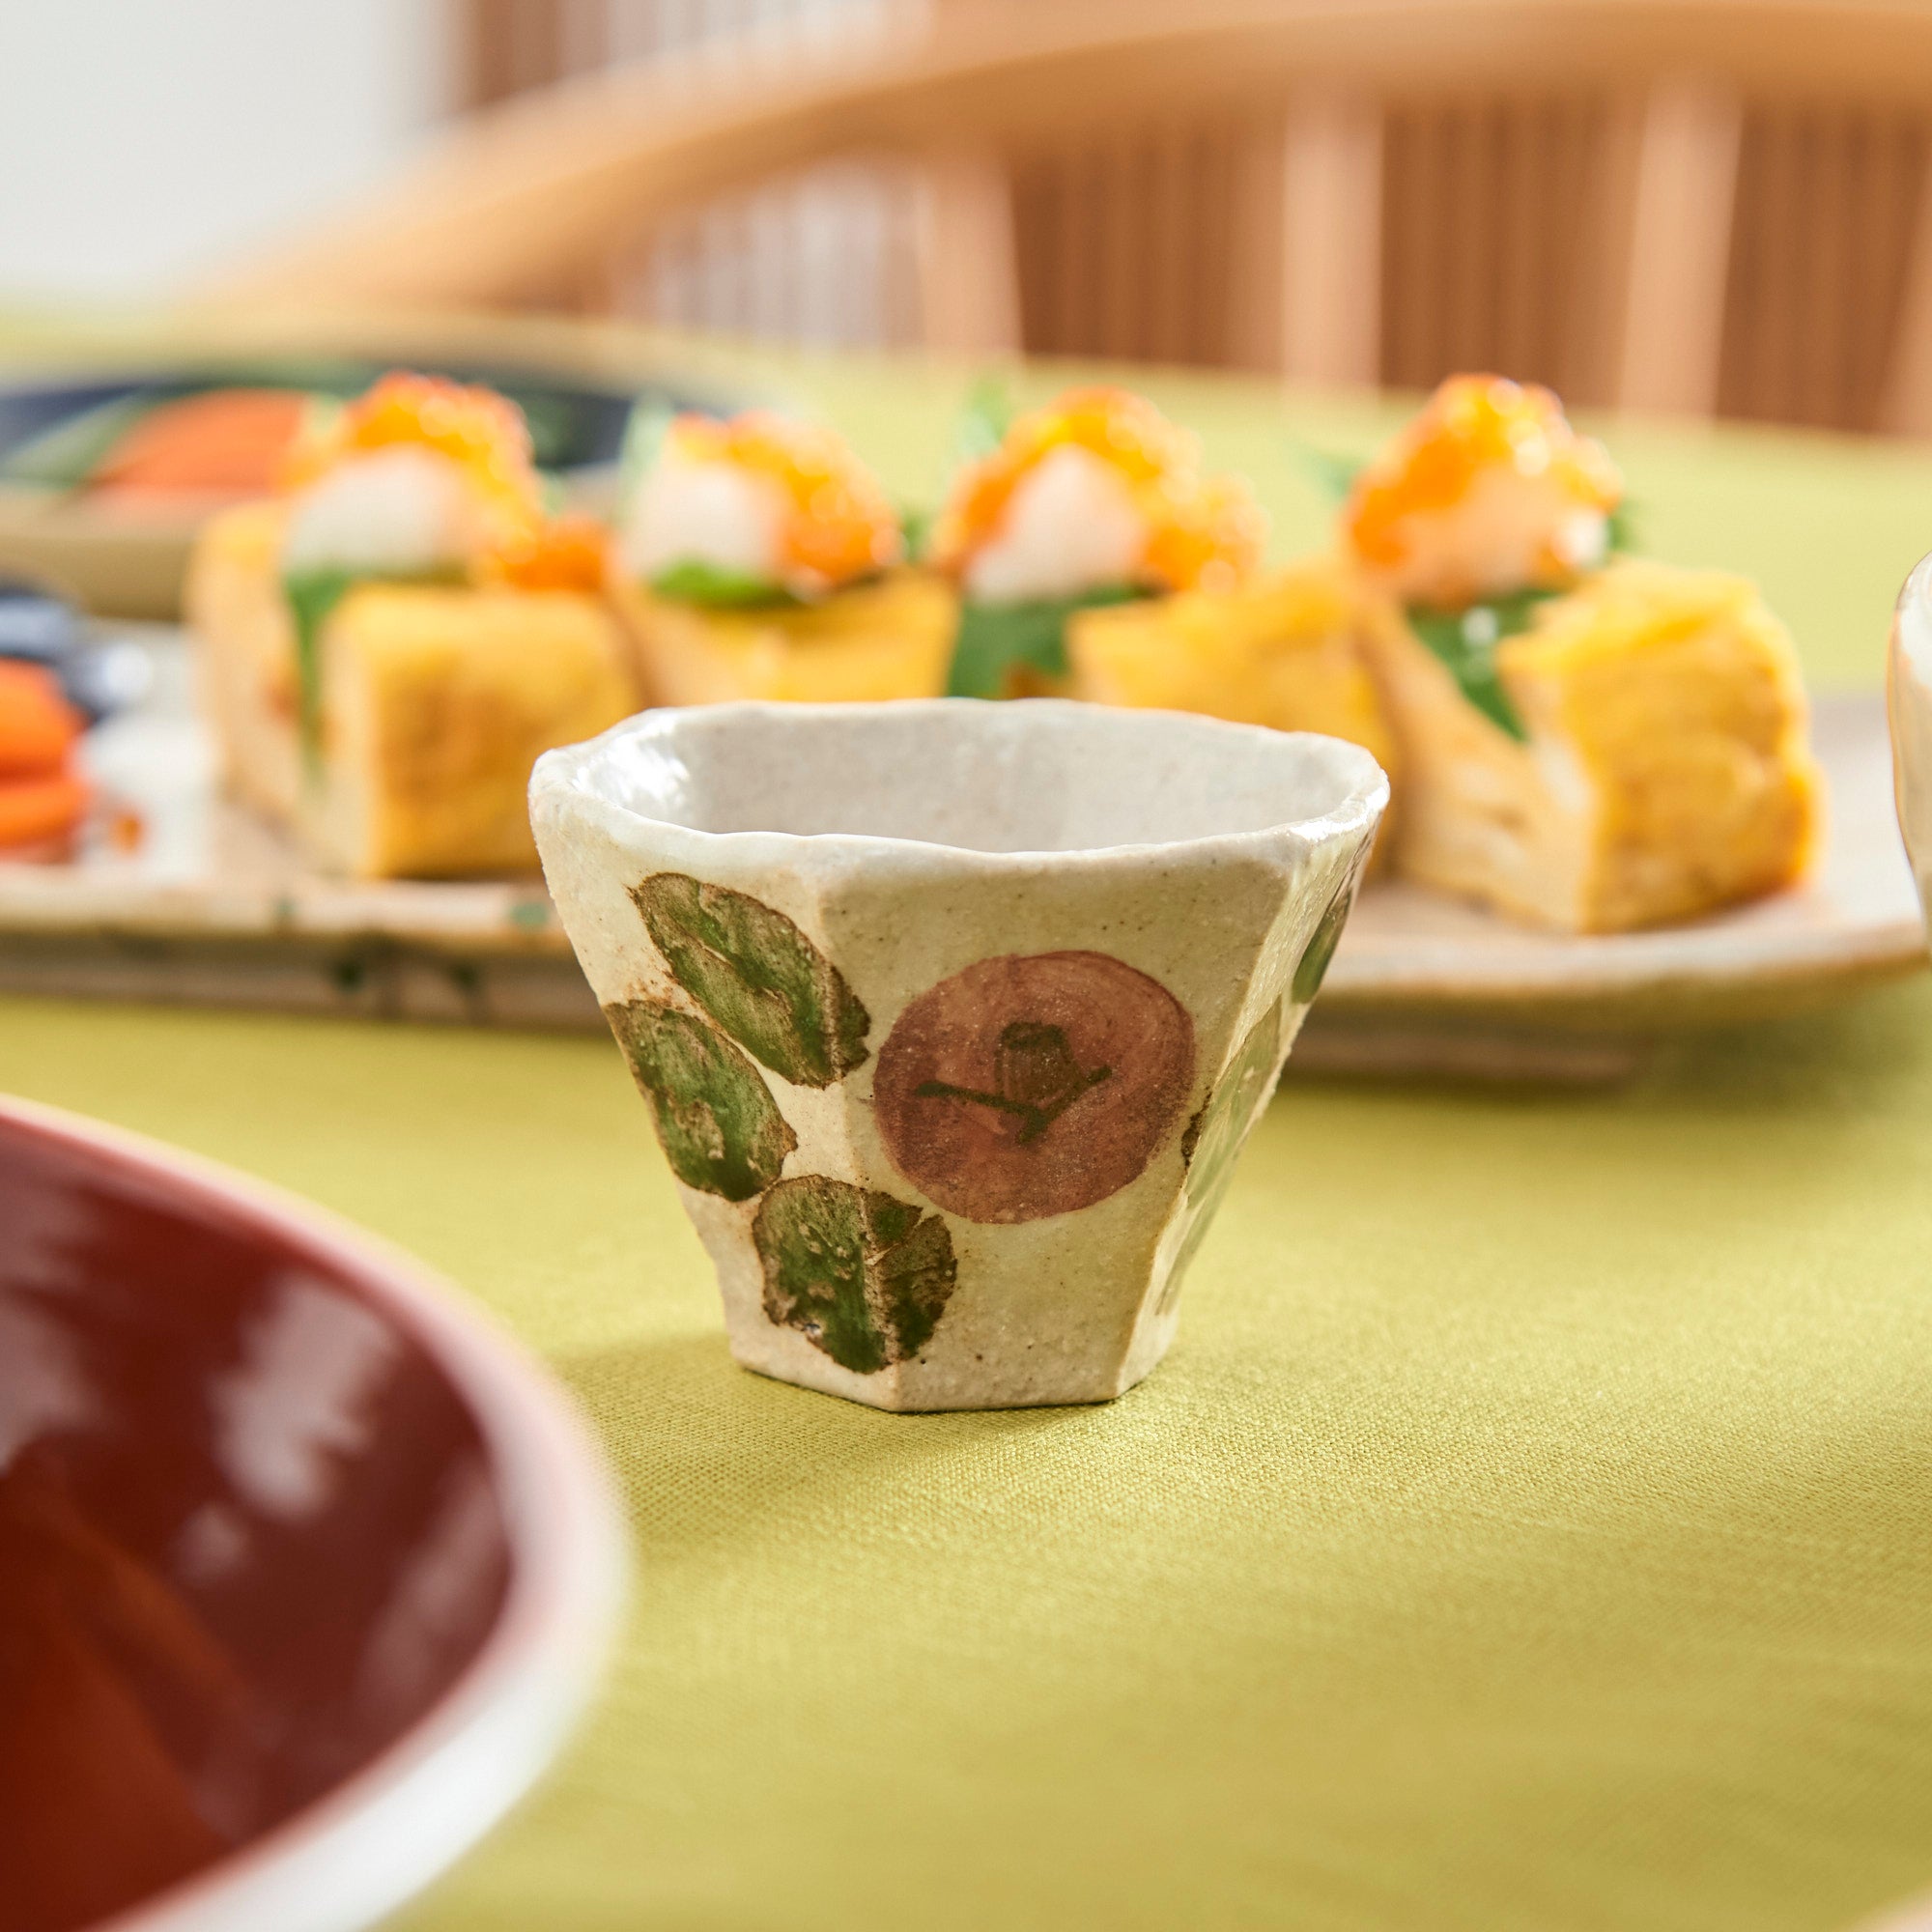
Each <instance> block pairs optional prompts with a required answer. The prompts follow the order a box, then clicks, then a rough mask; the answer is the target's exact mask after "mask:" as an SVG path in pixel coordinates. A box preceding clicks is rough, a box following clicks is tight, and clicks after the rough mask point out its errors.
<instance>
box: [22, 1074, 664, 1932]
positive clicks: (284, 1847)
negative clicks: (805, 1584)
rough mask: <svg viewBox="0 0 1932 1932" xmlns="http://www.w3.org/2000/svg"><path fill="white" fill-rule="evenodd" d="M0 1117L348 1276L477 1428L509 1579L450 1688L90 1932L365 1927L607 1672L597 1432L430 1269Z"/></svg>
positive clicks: (218, 1189)
mask: <svg viewBox="0 0 1932 1932" xmlns="http://www.w3.org/2000/svg"><path fill="white" fill-rule="evenodd" d="M0 1121H4V1122H10V1123H12V1124H14V1125H16V1126H21V1127H25V1128H27V1129H28V1130H29V1131H30V1132H32V1133H34V1134H36V1135H38V1136H40V1137H42V1138H43V1139H44V1140H47V1141H51V1142H54V1143H56V1144H59V1145H62V1146H65V1147H67V1148H70V1149H73V1150H76V1151H80V1152H83V1153H85V1154H88V1155H91V1156H95V1157H99V1158H104V1159H105V1160H106V1161H107V1162H108V1163H109V1164H110V1165H112V1166H114V1167H116V1168H119V1169H122V1170H124V1171H126V1170H129V1169H131V1170H133V1171H135V1172H137V1173H140V1174H143V1175H146V1176H149V1177H156V1178H159V1179H165V1180H167V1181H168V1182H169V1183H171V1185H173V1186H174V1187H175V1188H177V1189H178V1190H179V1191H180V1193H181V1194H182V1195H183V1196H184V1197H185V1199H186V1200H187V1201H188V1203H189V1204H190V1205H193V1204H203V1205H208V1206H212V1207H213V1208H217V1209H218V1210H219V1211H220V1212H222V1213H223V1214H224V1215H227V1216H229V1217H231V1218H235V1217H239V1218H241V1219H242V1220H243V1221H246V1222H250V1223H253V1224H254V1225H255V1226H257V1227H259V1228H263V1229H265V1230H267V1231H269V1232H270V1233H271V1234H272V1235H273V1236H275V1237H276V1238H278V1239H279V1240H281V1241H283V1242H285V1243H287V1244H288V1245H290V1246H292V1247H294V1248H296V1249H298V1250H306V1251H307V1252H308V1253H309V1254H310V1255H312V1256H315V1257H316V1258H317V1259H319V1260H321V1261H323V1262H325V1263H326V1264H327V1266H328V1267H329V1268H330V1269H331V1270H334V1271H338V1272H340V1273H342V1274H344V1275H347V1276H348V1277H350V1278H351V1279H352V1280H353V1281H354V1283H355V1289H356V1292H357V1293H361V1294H364V1295H366V1296H367V1297H368V1299H369V1300H370V1302H371V1303H372V1304H373V1305H375V1306H377V1307H380V1308H381V1309H382V1310H383V1312H384V1314H385V1315H386V1316H388V1317H389V1318H390V1319H392V1320H393V1321H395V1322H396V1323H397V1325H398V1326H399V1327H401V1328H402V1329H404V1331H405V1332H407V1333H408V1334H410V1335H411V1336H412V1338H413V1339H414V1340H415V1341H416V1342H417V1343H418V1344H419V1345H420V1346H421V1347H422V1348H423V1349H424V1350H425V1351H426V1352H427V1353H428V1354H429V1355H430V1356H431V1358H432V1359H433V1360H435V1362H436V1363H437V1365H438V1366H439V1367H440V1369H441V1370H442V1371H443V1372H444V1374H446V1375H447V1376H448V1378H449V1380H450V1382H451V1384H452V1386H453V1387H454V1388H455V1389H456V1391H457V1393H458V1395H459V1396H460V1397H461V1399H462V1401H463V1403H464V1405H465V1406H466V1407H468V1408H469V1410H470V1412H471V1413H472V1415H473V1416H474V1418H475V1421H476V1423H477V1426H478V1429H479V1431H480V1433H481V1435H482V1436H483V1439H484V1442H485V1444H486V1446H487V1448H488V1451H489V1454H490V1457H491V1460H492V1463H493V1464H494V1469H495V1478H496V1484H497V1489H498V1491H499V1492H500V1494H501V1497H502V1501H503V1509H504V1522H505V1531H506V1535H507V1538H508V1542H509V1549H510V1581H509V1587H508V1590H507V1593H506V1595H505V1598H504V1601H503V1604H502V1606H501V1608H500V1609H499V1610H498V1612H497V1619H496V1622H495V1624H494V1625H493V1626H492V1628H491V1630H490V1633H489V1634H488V1635H487V1636H486V1637H485V1638H484V1640H483V1643H482V1646H481V1648H480V1649H479V1650H478V1651H477V1653H476V1655H475V1656H474V1657H473V1658H471V1659H470V1661H469V1663H468V1664H467V1665H466V1666H465V1667H464V1669H463V1671H462V1673H461V1674H460V1675H459V1676H458V1678H457V1679H456V1681H455V1683H454V1684H452V1685H451V1686H450V1688H449V1689H448V1690H445V1691H444V1692H443V1694H442V1695H441V1696H440V1698H439V1699H438V1700H437V1702H436V1703H435V1704H434V1705H433V1706H432V1707H431V1708H430V1709H429V1711H427V1712H426V1713H425V1714H424V1715H423V1716H422V1717H421V1718H419V1719H417V1720H416V1721H415V1722H414V1723H413V1724H412V1725H411V1726H410V1728H409V1729H408V1730H406V1731H405V1732H404V1733H403V1734H402V1735H401V1736H400V1737H398V1738H397V1739H396V1740H395V1741H394V1742H393V1743H391V1744H390V1745H388V1746H387V1747H385V1748H384V1749H383V1750H382V1751H381V1752H379V1753H378V1754H377V1756H376V1757H374V1758H373V1759H371V1760H370V1761H369V1762H368V1763H367V1764H365V1765H363V1766H362V1767H361V1768H360V1769H359V1770H357V1771H355V1772H354V1773H353V1774H351V1776H348V1777H346V1778H344V1779H343V1780H342V1782H341V1783H340V1784H337V1785H335V1786H334V1787H333V1788H331V1789H330V1790H328V1791H327V1792H326V1793H324V1794H323V1795H322V1796H321V1797H319V1798H317V1799H315V1800H313V1801H312V1802H311V1803H309V1804H305V1805H303V1806H302V1807H301V1808H300V1809H299V1810H298V1811H296V1812H295V1813H293V1814H292V1815H291V1816H290V1817H288V1818H286V1819H284V1820H283V1821H282V1822H281V1823H280V1824H278V1825H276V1826H274V1827H272V1828H271V1829H270V1830H269V1831H267V1832H264V1833H262V1834H261V1835H260V1836H258V1837H255V1838H251V1839H249V1840H248V1841H247V1842H246V1843H244V1844H242V1845H241V1846H239V1847H238V1848H237V1849H236V1850H235V1851H233V1852H230V1853H228V1854H226V1855H225V1856H223V1857H221V1858H219V1859H217V1860H215V1861H213V1863H212V1864H209V1865H206V1866H204V1867H203V1868H202V1869H201V1870H199V1871H197V1872H193V1873H190V1874H189V1875H188V1876H187V1877H186V1878H185V1879H183V1880H181V1881H179V1882H178V1883H176V1884H174V1885H172V1886H168V1887H166V1888H164V1889H161V1890H159V1891H157V1892H156V1893H154V1894H153V1895H152V1896H151V1897H149V1898H146V1899H142V1900H140V1901H138V1902H137V1903H135V1904H133V1905H131V1906H128V1907H126V1908H124V1909H123V1910H122V1911H120V1912H117V1913H115V1914H113V1915H112V1916H110V1917H109V1918H104V1919H98V1920H95V1921H92V1922H91V1923H90V1924H89V1925H88V1926H87V1927H85V1928H84V1932H263V1928H265V1927H270V1926H272V1927H273V1928H274V1932H350V1929H351V1928H354V1927H360V1926H365V1925H368V1924H370V1923H372V1922H373V1921H374V1920H375V1919H377V1918H381V1917H383V1916H384V1914H386V1913H388V1912H390V1911H392V1910H393V1909H394V1908H395V1907H397V1906H398V1905H401V1904H402V1903H403V1902H404V1901H405V1900H406V1899H407V1898H409V1897H410V1896H412V1894H413V1893H414V1892H416V1891H418V1890H420V1889H422V1887H424V1886H425V1885H427V1884H428V1883H429V1882H430V1881H431V1880H432V1879H433V1878H435V1877H436V1876H437V1875H438V1874H439V1873H440V1872H442V1871H443V1870H444V1869H446V1868H447V1867H448V1866H449V1865H450V1864H451V1863H452V1862H454V1861H455V1860H456V1859H457V1858H458V1857H460V1856H461V1855H462V1854H463V1853H464V1852H465V1851H467V1850H468V1849H469V1847H470V1846H471V1845H472V1844H474V1843H475V1841H476V1840H477V1839H478V1838H480V1837H481V1836H482V1835H483V1833H485V1832H486V1831H487V1830H488V1829H489V1828H490V1827H491V1826H492V1825H493V1824H495V1823H496V1822H497V1819H499V1818H500V1817H501V1816H502V1814H503V1813H504V1812H505V1811H507V1810H508V1809H509V1807H510V1806H511V1804H514V1803H515V1802H516V1800H517V1799H518V1798H520V1797H521V1796H522V1795H523V1793H524V1792H525V1791H526V1789H527V1788H528V1786H529V1785H530V1784H531V1783H532V1782H533V1781H534V1780H535V1778H536V1776H537V1775H538V1774H539V1773H540V1772H541V1771H542V1770H543V1769H544V1767H545V1765H547V1764H548V1763H549V1761H550V1759H551V1758H552V1756H554V1753H555V1751H556V1748H557V1747H558V1746H559V1745H560V1744H561V1743H562V1741H563V1738H564V1736H565V1734H566V1733H567V1731H568V1730H569V1729H570V1728H571V1726H572V1725H573V1723H574V1722H575V1720H576V1719H577V1718H578V1717H579V1715H580V1714H581V1712H582V1709H583V1707H584V1705H585V1704H586V1703H587V1701H588V1698H589V1694H590V1690H591V1689H592V1687H593V1685H594V1684H595V1682H596V1680H597V1678H598V1676H599V1675H600V1674H601V1671H602V1668H603V1663H604V1661H605V1658H606V1655H607V1653H608V1651H609V1649H610V1646H611V1638H612V1635H613V1634H614V1632H615V1628H616V1621H617V1615H618V1611H619V1608H620V1606H621V1604H622V1600H623V1594H624V1578H625V1572H626V1568H627V1563H628V1557H627V1539H626V1535H625V1532H624V1529H623V1526H622V1524H623V1519H622V1514H621V1512H620V1510H619V1507H618V1503H617V1499H616V1492H615V1490H614V1488H613V1486H612V1483H611V1477H610V1474H609V1472H608V1469H607V1465H606V1463H605V1462H604V1459H603V1456H602V1454H601V1452H600V1451H599V1450H598V1449H597V1448H596V1447H595V1446H594V1445H593V1442H592V1440H591V1437H590V1435H589V1432H588V1431H587V1429H586V1428H585V1426H584V1425H583V1423H582V1421H581V1420H580V1419H579V1418H578V1416H577V1414H576V1412H575V1411H574V1410H573V1409H572V1408H571V1407H570V1406H569V1405H568V1403H567V1402H566V1400H565V1399H564V1397H563V1395H562V1394H561V1392H560V1391H559V1390H558V1389H557V1388H556V1387H555V1386H554V1384H553V1383H552V1381H551V1380H550V1378H549V1377H548V1375H547V1374H546V1373H545V1372H544V1371H543V1370H542V1369H541V1368H540V1367H538V1366H537V1365H536V1364H535V1363H534V1362H533V1361H531V1360H530V1359H528V1358H527V1357H526V1355H525V1353H524V1351H523V1350H522V1349H521V1347H520V1346H518V1345H517V1344H515V1343H514V1342H513V1341H511V1340H510V1339H509V1338H508V1337H507V1336H506V1335H504V1334H501V1333H499V1332H498V1331H497V1328H496V1326H495V1324H494V1323H493V1322H492V1321H489V1320H488V1319H487V1318H486V1317H484V1316H483V1315H481V1314H480V1313H479V1312H478V1311H477V1310H476V1309H474V1308H473V1307H472V1306H470V1305H469V1304H468V1303H466V1302H465V1301H464V1300H462V1299H460V1298H459V1296H458V1293H457V1292H456V1290H455V1289H454V1288H452V1287H451V1286H450V1285H449V1284H448V1283H447V1282H444V1281H443V1280H441V1279H440V1277H438V1276H437V1275H435V1274H434V1273H432V1272H431V1271H430V1270H429V1269H428V1268H426V1267H425V1266H424V1265H423V1264H420V1263H418V1262H415V1261H413V1260H412V1259H411V1258H410V1257H408V1256H407V1255H405V1254H403V1253H402V1252H401V1251H400V1250H398V1249H394V1248H391V1247H389V1246H388V1245H387V1244H386V1243H384V1242H383V1241H381V1240H379V1239H377V1238H376V1237H374V1236H369V1235H367V1234H365V1233H364V1232H362V1231H361V1230H359V1229H357V1228H355V1227H353V1226H352V1225H351V1224H350V1223H348V1222H347V1221H344V1220H342V1219H340V1218H339V1217H337V1216H336V1215H333V1214H331V1213H330V1212H328V1210H327V1209H326V1208H318V1207H316V1206H314V1205H313V1204H312V1203H309V1202H307V1201H303V1200H301V1199H299V1198H298V1197H297V1196H295V1195H293V1194H289V1193H285V1192H284V1191H283V1190H281V1189H279V1188H276V1187H274V1186H271V1185H270V1183H268V1182H266V1181H260V1180H256V1179H253V1178H252V1177H250V1176H246V1175H242V1174H239V1173H237V1172H235V1171H234V1170H232V1169H230V1168H227V1167H224V1166H221V1165H220V1164H218V1163H216V1162H213V1161H210V1160H204V1159H202V1158H201V1157H200V1156H198V1155H195V1154H190V1153H186V1152H184V1151H181V1150H179V1149H176V1148H172V1147H168V1146H165V1145H163V1144H161V1143H159V1142H156V1141H153V1140H150V1139H148V1138H147V1137H146V1136H144V1135H140V1134H135V1133H131V1132H128V1131H126V1130H124V1129H122V1128H119V1127H114V1126H109V1125H106V1124H104V1123H102V1122H98V1121H94V1120H90V1119H87V1118H85V1117H83V1116H80V1115H77V1114H71V1113H68V1112H66V1111H65V1110H63V1109H60V1108H55V1107H48V1106H44V1105H42V1104H40V1103H38V1102H34V1101H27V1100H21V1099H17V1098H15V1097H14V1096H12V1095H0Z"/></svg>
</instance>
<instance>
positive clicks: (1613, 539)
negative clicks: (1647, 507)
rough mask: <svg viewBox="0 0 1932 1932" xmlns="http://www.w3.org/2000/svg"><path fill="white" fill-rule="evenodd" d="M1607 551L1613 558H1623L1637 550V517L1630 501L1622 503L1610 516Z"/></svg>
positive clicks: (1606, 543) (1606, 537)
mask: <svg viewBox="0 0 1932 1932" xmlns="http://www.w3.org/2000/svg"><path fill="white" fill-rule="evenodd" d="M1608 522H1609V528H1608V530H1607V532H1606V533H1605V550H1607V551H1608V553H1609V554H1610V555H1611V556H1623V555H1625V554H1628V553H1629V552H1631V551H1634V550H1635V549H1636V516H1635V512H1634V507H1633V506H1632V504H1631V503H1630V502H1629V501H1624V502H1620V503H1619V504H1618V505H1617V507H1616V508H1615V509H1614V510H1612V511H1611V512H1610V514H1609V519H1608Z"/></svg>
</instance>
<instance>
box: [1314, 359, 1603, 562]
mask: <svg viewBox="0 0 1932 1932" xmlns="http://www.w3.org/2000/svg"><path fill="white" fill-rule="evenodd" d="M1492 469H1502V470H1513V471H1514V472H1515V473H1516V474H1517V475H1518V476H1520V477H1522V478H1540V479H1544V480H1545V481H1547V483H1548V485H1549V486H1551V490H1552V495H1553V497H1554V498H1555V499H1556V501H1557V502H1559V503H1567V506H1568V508H1569V509H1570V510H1572V511H1586V512H1587V511H1597V512H1601V513H1604V514H1607V513H1608V512H1609V511H1611V510H1613V509H1614V508H1615V507H1616V505H1617V503H1618V502H1619V501H1620V500H1621V498H1622V497H1623V478H1622V477H1621V476H1620V475H1619V474H1618V472H1617V468H1616V465H1615V464H1614V463H1612V462H1611V461H1610V458H1609V453H1608V452H1607V451H1606V450H1605V448H1604V446H1603V444H1602V443H1600V442H1598V441H1597V440H1595V439H1594V438H1592V437H1583V436H1578V435H1577V432H1576V431H1575V430H1574V429H1573V428H1572V427H1571V426H1570V421H1569V418H1568V417H1566V416H1565V415H1564V413H1563V405H1562V404H1561V403H1560V402H1559V401H1558V400H1557V398H1556V397H1555V396H1554V395H1553V394H1551V393H1550V391H1549V390H1548V389H1546V388H1542V387H1540V386H1539V385H1538V384H1533V383H1513V382H1511V381H1510V380H1509V379H1508V378H1507V377H1504V376H1452V377H1450V378H1449V380H1448V381H1447V382H1445V383H1444V384H1442V385H1441V387H1440V388H1438V389H1437V390H1436V391H1435V395H1433V396H1432V397H1431V398H1430V399H1429V401H1428V403H1427V404H1426V405H1425V406H1424V407H1423V410H1422V412H1421V413H1420V414H1418V415H1417V416H1416V417H1415V418H1414V420H1413V421H1412V422H1410V423H1409V424H1408V426H1407V427H1406V429H1405V430H1404V431H1403V432H1402V434H1401V435H1400V436H1399V437H1397V438H1396V440H1395V441H1394V442H1393V443H1391V444H1390V446H1389V447H1388V448H1387V449H1386V450H1384V451H1383V452H1382V454H1381V455H1380V456H1378V458H1377V459H1376V461H1375V462H1374V463H1372V464H1371V465H1370V466H1369V467H1368V469H1365V470H1364V471H1363V472H1362V474H1361V475H1360V476H1359V477H1358V478H1357V479H1356V482H1355V487H1354V490H1353V492H1352V493H1351V494H1350V499H1349V507H1348V510H1347V512H1346V513H1345V516H1344V520H1343V526H1344V530H1345V532H1346V534H1347V537H1348V541H1349V544H1350V548H1351V549H1352V550H1353V551H1354V553H1355V554H1356V555H1357V556H1358V557H1359V558H1360V559H1361V560H1362V561H1363V562H1364V563H1366V564H1368V565H1370V566H1371V567H1372V568H1374V569H1378V570H1385V571H1390V572H1396V571H1400V570H1402V568H1403V567H1404V566H1405V565H1406V564H1407V563H1408V561H1409V560H1410V557H1411V555H1412V554H1413V551H1414V547H1415V545H1414V534H1413V531H1412V529H1411V527H1410V525H1411V520H1413V519H1416V518H1420V517H1426V516H1428V515H1429V514H1430V513H1432V512H1438V511H1445V510H1452V509H1454V508H1456V507H1457V506H1458V505H1459V504H1461V503H1463V502H1464V501H1465V500H1466V499H1467V497H1469V494H1470V492H1471V491H1472V490H1473V489H1474V487H1475V485H1476V483H1477V481H1478V479H1479V478H1481V477H1482V476H1483V475H1484V474H1485V473H1486V472H1488V471H1490V470H1492ZM1575 574H1576V573H1575V570H1574V568H1573V566H1572V564H1571V563H1570V561H1569V559H1568V558H1566V557H1565V556H1563V555H1562V554H1561V553H1560V552H1558V551H1557V550H1556V549H1554V548H1553V546H1551V545H1549V544H1548V543H1546V545H1545V546H1544V550H1543V554H1542V556H1541V559H1540V566H1539V569H1538V573H1537V576H1536V578H1535V580H1534V581H1535V582H1538V583H1542V584H1550V585H1560V584H1563V583H1566V582H1569V581H1570V580H1571V579H1572V578H1573V577H1574V576H1575Z"/></svg>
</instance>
